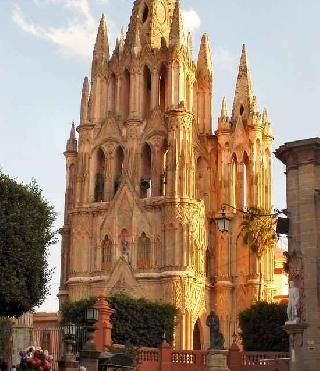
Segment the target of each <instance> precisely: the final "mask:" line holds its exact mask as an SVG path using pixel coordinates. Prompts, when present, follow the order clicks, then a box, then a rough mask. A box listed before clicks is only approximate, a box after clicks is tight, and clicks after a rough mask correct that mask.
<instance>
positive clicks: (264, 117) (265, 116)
mask: <svg viewBox="0 0 320 371" xmlns="http://www.w3.org/2000/svg"><path fill="white" fill-rule="evenodd" d="M268 123H269V117H268V110H267V108H266V107H265V108H264V109H263V113H262V124H263V125H266V124H268Z"/></svg>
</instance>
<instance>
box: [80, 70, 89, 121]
mask: <svg viewBox="0 0 320 371" xmlns="http://www.w3.org/2000/svg"><path fill="white" fill-rule="evenodd" d="M88 100H89V79H88V77H85V78H84V80H83V86H82V95H81V109H80V125H85V124H86V123H87V121H88Z"/></svg>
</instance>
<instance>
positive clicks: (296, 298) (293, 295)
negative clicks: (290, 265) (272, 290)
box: [286, 281, 300, 323]
mask: <svg viewBox="0 0 320 371" xmlns="http://www.w3.org/2000/svg"><path fill="white" fill-rule="evenodd" d="M299 302H300V293H299V289H298V287H295V284H294V281H290V282H289V302H288V308H287V314H288V321H287V322H286V323H297V322H298V321H299V317H298V311H299Z"/></svg>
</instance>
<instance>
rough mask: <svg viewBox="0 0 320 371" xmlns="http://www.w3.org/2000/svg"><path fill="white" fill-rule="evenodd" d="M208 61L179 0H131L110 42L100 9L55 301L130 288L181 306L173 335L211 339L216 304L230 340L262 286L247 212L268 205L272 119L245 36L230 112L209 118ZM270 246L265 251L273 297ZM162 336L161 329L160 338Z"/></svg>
mask: <svg viewBox="0 0 320 371" xmlns="http://www.w3.org/2000/svg"><path fill="white" fill-rule="evenodd" d="M213 87H214V71H213V67H212V57H211V52H210V48H209V41H208V37H207V35H204V36H203V37H202V40H201V45H200V51H199V55H198V59H197V61H196V62H195V61H194V60H193V47H192V39H191V35H190V34H189V35H187V36H185V35H184V33H183V25H182V18H181V9H180V0H176V1H174V0H136V1H135V2H134V5H133V11H132V16H131V18H130V23H129V26H128V31H127V32H126V33H124V31H122V32H121V35H120V37H119V39H118V40H117V43H116V47H115V50H114V51H113V53H112V55H109V44H108V34H107V27H106V20H105V17H104V16H102V18H101V21H100V25H99V29H98V34H97V39H96V43H95V47H94V51H93V61H92V70H91V78H90V81H89V79H88V78H87V77H86V78H85V79H84V83H83V89H82V99H81V112H80V124H79V126H78V127H77V132H78V138H76V132H75V127H74V126H73V127H72V129H71V133H70V138H69V140H68V142H67V148H66V152H65V158H66V183H67V185H66V198H65V199H66V202H65V222H64V226H63V228H62V229H61V235H62V252H61V262H62V266H61V284H60V291H59V300H60V303H62V302H63V301H65V300H66V299H68V300H71V301H75V300H79V299H81V298H84V297H88V296H90V295H102V294H103V295H105V296H108V295H112V294H114V293H119V292H122V293H126V294H129V295H131V296H134V297H144V298H146V299H149V300H152V301H160V302H171V303H173V304H175V305H176V307H177V308H178V310H179V315H178V318H177V327H176V331H175V346H176V348H177V349H193V348H195V349H199V348H200V347H202V348H206V347H207V346H208V343H209V331H208V329H207V327H206V318H207V315H208V313H209V312H210V310H212V309H213V310H215V311H216V312H217V313H218V315H219V317H220V319H221V326H222V330H223V333H224V335H225V338H226V344H227V345H228V343H229V341H230V338H231V336H232V334H233V332H234V331H237V316H238V313H239V311H241V310H243V309H245V308H246V307H248V306H249V305H250V304H251V303H252V302H253V301H254V300H255V299H256V298H257V292H258V286H259V266H258V262H257V259H256V257H255V255H254V254H253V253H252V252H251V251H250V249H249V247H248V246H246V245H244V244H243V241H242V237H241V222H242V218H243V214H242V213H241V212H237V211H235V210H234V209H232V208H231V207H226V212H227V214H228V216H229V217H230V219H231V230H230V231H229V233H225V234H223V233H220V232H219V231H218V230H217V225H216V222H215V218H216V217H218V216H219V215H220V212H221V207H222V205H223V204H229V205H231V206H232V207H234V208H238V209H243V208H246V207H247V206H261V207H264V208H266V209H270V208H271V143H272V132H271V126H270V123H269V121H268V115H267V111H266V110H264V111H263V113H262V114H261V113H260V112H259V111H258V109H257V104H256V97H255V96H254V94H253V88H252V83H251V78H250V71H249V67H248V62H247V55H246V49H245V47H243V50H242V55H241V60H240V67H239V74H238V78H237V82H236V90H235V97H234V102H233V108H232V113H231V114H230V115H229V114H228V111H227V104H226V101H225V99H224V100H223V102H222V108H221V113H220V115H219V118H218V123H217V127H216V128H213ZM273 268H274V254H273V252H272V251H270V252H268V253H267V254H265V256H264V257H263V264H262V269H263V294H264V298H265V299H266V300H271V299H272V296H273V293H274V286H273ZM159 341H160V339H159Z"/></svg>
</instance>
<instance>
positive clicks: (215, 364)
mask: <svg viewBox="0 0 320 371" xmlns="http://www.w3.org/2000/svg"><path fill="white" fill-rule="evenodd" d="M227 356H228V351H227V350H214V349H210V350H209V352H208V365H207V368H206V371H230V369H229V367H228V365H227Z"/></svg>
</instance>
